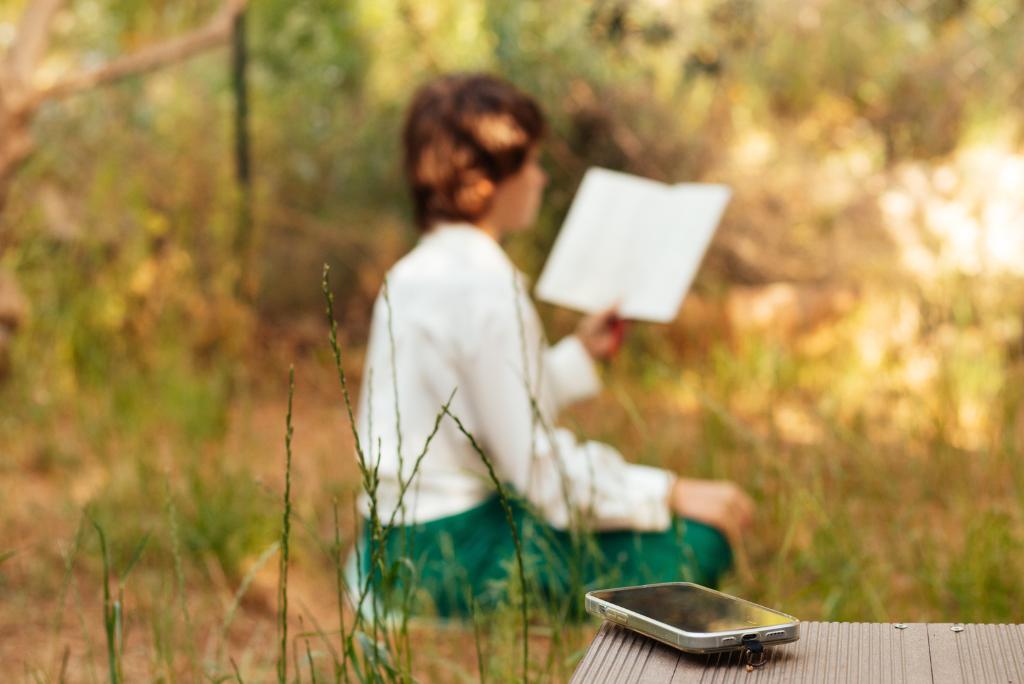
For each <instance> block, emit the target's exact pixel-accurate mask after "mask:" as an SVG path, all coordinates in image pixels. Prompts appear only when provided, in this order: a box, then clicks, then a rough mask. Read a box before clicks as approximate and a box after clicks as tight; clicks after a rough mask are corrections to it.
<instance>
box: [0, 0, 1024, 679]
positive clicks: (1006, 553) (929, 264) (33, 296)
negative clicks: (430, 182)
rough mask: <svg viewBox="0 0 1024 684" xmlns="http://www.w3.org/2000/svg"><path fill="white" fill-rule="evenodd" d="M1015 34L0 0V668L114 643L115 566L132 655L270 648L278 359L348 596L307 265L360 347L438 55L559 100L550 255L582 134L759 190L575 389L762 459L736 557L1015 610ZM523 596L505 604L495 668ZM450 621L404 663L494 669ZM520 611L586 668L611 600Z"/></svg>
mask: <svg viewBox="0 0 1024 684" xmlns="http://www.w3.org/2000/svg"><path fill="white" fill-rule="evenodd" d="M1022 35H1024V4H1022V3H1021V2H1019V1H1017V0H881V1H879V2H872V3H863V2H854V1H852V0H801V1H796V0H794V1H793V2H758V1H756V0H699V1H695V2H687V3H681V2H671V1H667V0H595V1H592V2H551V1H550V0H549V1H547V2H541V1H540V0H492V1H489V2H485V1H484V0H431V1H429V2H423V1H421V2H411V1H408V0H349V1H345V2H329V1H327V0H288V1H285V0H259V1H258V2H252V3H249V5H248V6H247V7H246V6H245V4H244V3H241V2H237V0H236V1H234V2H228V3H227V4H225V5H224V6H221V5H219V4H218V3H217V2H216V0H146V1H142V0H68V1H67V2H60V1H59V0H4V1H3V3H2V4H0V53H3V54H5V55H6V57H4V58H3V60H2V61H0V374H2V380H0V595H2V596H3V600H2V601H0V663H3V669H4V671H6V672H10V673H16V674H17V675H18V676H19V677H21V676H23V677H24V678H25V680H26V681H58V680H59V679H60V673H61V672H64V673H65V675H66V678H67V680H68V681H94V680H103V679H105V678H106V674H105V672H106V669H105V668H106V662H107V661H106V651H105V645H104V637H103V626H104V619H103V616H104V613H103V608H102V606H103V593H102V587H103V578H104V577H105V576H108V577H110V578H111V579H110V581H111V582H114V583H115V588H116V587H117V586H120V587H121V591H122V592H123V595H122V601H123V603H122V609H123V611H124V614H123V619H122V628H123V631H124V655H123V657H124V671H125V676H126V677H127V678H128V680H129V681H133V680H134V678H137V679H147V680H161V681H192V679H191V678H190V674H189V673H192V674H193V675H194V674H195V672H196V669H197V668H199V669H202V670H204V671H205V672H206V673H207V675H208V676H210V677H215V676H216V675H217V674H224V673H228V674H230V673H231V663H230V660H231V659H233V660H234V661H235V662H236V664H237V666H238V668H239V669H240V671H241V672H242V674H243V676H247V677H248V678H249V679H251V680H253V681H262V680H265V679H267V678H270V675H269V673H271V672H273V668H274V650H273V648H274V646H273V644H274V639H275V633H276V632H275V630H276V590H277V587H276V583H277V563H278V561H277V560H276V556H275V553H276V551H277V547H276V546H275V542H276V540H277V539H278V536H279V534H280V525H281V493H282V491H283V488H284V460H285V449H284V434H285V414H286V406H287V399H288V389H287V383H288V368H289V364H292V363H294V364H295V367H296V386H295V408H294V411H293V421H294V424H295V442H294V465H293V472H292V487H293V488H292V498H293V501H294V507H293V513H294V515H295V516H296V522H294V523H293V534H294V539H293V547H292V557H291V563H292V574H291V575H290V581H291V585H290V592H291V594H292V602H291V605H292V607H293V608H292V613H291V615H292V618H293V621H295V624H296V625H297V627H296V630H297V631H300V632H301V630H302V629H304V628H305V629H312V625H313V624H314V623H323V624H327V625H332V624H333V625H336V624H337V622H338V619H339V618H338V609H337V606H336V604H335V603H334V599H333V598H331V599H330V600H325V599H324V596H325V594H326V595H328V596H331V597H333V595H334V583H335V565H334V563H333V562H332V558H333V557H334V556H337V555H338V554H339V553H342V552H343V551H344V550H345V549H347V546H348V541H347V540H349V539H351V538H352V535H353V530H354V527H353V513H352V500H353V497H354V494H355V492H356V491H357V490H358V488H359V480H358V477H357V473H356V469H355V465H354V463H353V458H352V453H351V451H352V450H351V441H350V439H349V432H348V426H347V423H346V420H345V415H344V407H343V404H342V401H341V394H340V391H339V388H338V385H337V377H336V374H335V371H334V368H333V357H332V356H331V352H330V348H329V346H328V345H327V340H326V335H327V326H326V322H325V318H324V314H323V309H324V305H323V297H322V294H321V289H320V281H321V271H322V266H323V264H324V263H327V264H329V265H330V266H331V285H332V287H333V290H334V292H335V297H336V310H335V313H336V315H337V318H338V321H339V335H340V336H341V337H342V343H343V347H344V350H345V354H344V365H345V370H346V371H347V372H348V373H349V374H350V377H351V378H352V379H353V381H354V382H358V378H359V375H360V372H361V356H362V347H363V345H364V343H365V335H366V330H367V324H368V321H369V316H370V311H371V303H372V301H373V298H374V296H375V295H376V292H377V290H378V288H379V286H380V283H381V282H382V278H383V275H384V273H385V271H386V269H387V268H388V267H389V266H390V265H391V264H392V263H393V262H394V261H395V260H396V259H397V258H398V257H399V256H401V255H402V254H403V253H404V252H405V251H406V250H408V249H409V248H410V247H411V245H412V244H414V242H415V239H416V234H415V231H414V230H413V228H412V225H411V220H410V216H411V213H410V206H409V203H408V201H407V198H406V193H405V189H404V184H403V180H402V176H401V171H400V155H399V129H400V126H401V121H402V114H403V111H404V107H405V105H406V103H407V101H408V98H409V97H410V95H411V93H412V91H413V90H414V88H415V87H416V86H417V85H418V84H420V83H421V82H423V81H424V80H426V79H429V78H430V77H431V76H433V75H436V74H439V73H443V72H447V71H451V70H487V71H492V72H495V73H497V74H500V75H503V76H505V77H507V78H508V79H510V80H511V81H513V82H514V83H516V84H517V85H519V86H520V87H521V88H523V89H524V90H526V91H528V92H530V93H531V94H533V95H534V96H535V97H537V98H538V99H539V101H540V102H541V103H542V104H543V106H544V108H545V110H546V113H547V115H548V116H549V118H550V122H551V129H552V130H551V135H550V136H549V139H548V140H547V141H546V147H545V150H544V155H543V159H544V165H545V167H546V169H547V171H548V173H549V174H550V176H551V183H550V185H549V189H548V191H547V195H546V201H545V208H544V210H543V212H542V217H541V219H540V221H539V222H538V224H537V226H536V228H535V229H534V230H533V231H532V232H530V233H528V234H526V235H524V236H520V237H517V238H516V239H515V241H514V242H513V243H511V244H510V245H509V246H508V248H509V251H510V252H511V254H512V255H513V258H514V260H515V261H516V262H517V264H518V265H519V266H520V267H521V268H522V269H523V270H525V271H526V272H527V273H528V274H529V275H531V276H534V277H535V276H536V275H537V274H538V273H539V272H540V268H541V267H542V265H543V262H544V258H545V256H546V254H547V252H548V250H549V249H550V246H551V245H552V243H553V240H554V237H555V235H556V233H557V229H558V226H559V225H560V223H561V220H562V218H563V217H564V215H565V212H566V210H567V208H568V205H569V203H570V201H571V198H572V196H573V193H574V191H575V189H576V186H577V185H578V183H579V181H580V179H581V177H582V174H583V172H584V171H585V170H586V169H587V168H588V167H589V166H592V165H600V166H604V167H608V168H612V169H621V170H625V171H628V172H631V173H635V174H640V175H644V176H648V177H651V178H655V179H659V180H664V181H672V182H678V181H707V182H716V183H727V184H729V185H730V186H731V187H732V188H733V191H734V200H733V202H732V204H731V205H730V207H729V209H728V210H727V213H726V216H725V218H724V220H723V223H722V225H721V228H720V231H719V233H718V235H717V237H716V238H715V241H714V243H713V245H712V247H711V250H710V252H709V254H708V256H707V258H706V260H705V262H704V265H703V267H702V270H701V272H700V274H699V276H698V279H697V282H696V284H695V287H694V290H693V291H692V293H691V295H690V296H689V297H688V299H687V301H686V303H685V305H684V308H683V311H682V313H681V315H680V317H679V319H678V320H677V321H676V322H675V323H673V324H671V325H668V326H655V325H637V326H635V327H634V328H633V334H632V337H631V338H630V340H629V344H628V347H627V349H626V350H625V353H624V354H623V355H622V356H621V357H620V358H619V359H617V360H616V362H615V364H613V365H612V366H611V367H609V368H607V369H606V379H607V385H608V388H607V391H606V392H605V393H604V395H603V396H602V397H601V398H600V399H597V400H594V401H592V402H590V403H588V404H585V405H582V406H580V407H576V408H574V409H573V410H572V411H571V413H570V414H569V415H568V416H566V422H567V424H569V425H571V426H573V427H574V428H575V429H576V430H577V431H578V432H579V433H581V434H583V435H586V436H588V437H592V438H596V439H601V440H606V441H608V442H610V443H612V444H614V445H616V446H617V447H619V448H620V449H621V450H622V451H623V453H625V454H626V455H627V457H628V458H630V459H632V460H635V461H639V462H644V463H652V464H664V465H670V466H672V467H675V468H678V469H680V470H682V471H683V472H685V473H688V474H692V475H694V476H703V477H728V478H733V479H735V480H737V481H738V482H740V483H741V484H742V485H743V486H744V487H746V488H748V489H749V490H750V491H751V492H752V493H753V495H754V496H755V498H756V499H757V501H758V504H759V515H758V524H757V526H756V529H755V531H754V532H753V533H752V534H751V535H750V536H749V538H748V539H747V540H746V543H745V555H746V556H747V557H748V558H749V567H750V571H749V572H740V573H737V574H735V575H734V576H733V577H732V578H731V579H730V580H729V581H728V583H727V585H726V586H725V587H724V588H725V589H726V590H727V591H731V592H734V593H737V594H739V595H742V596H745V597H748V598H750V599H753V600H756V601H759V602H762V603H767V604H769V605H773V606H776V607H778V608H780V609H783V610H785V611H787V612H789V613H793V614H796V615H798V616H799V617H801V618H802V619H804V620H861V621H903V622H911V621H927V620H933V621H943V622H949V621H965V622H966V621H983V622H1021V621H1024V615H1022V614H1021V609H1020V606H1021V605H1024V586H1022V585H1021V583H1020V581H1019V578H1020V577H1021V576H1022V575H1024V510H1022V507H1021V503H1022V498H1021V495H1022V487H1024V462H1022V460H1021V449H1022V446H1024V382H1022V381H1024V337H1022V335H1024V328H1022V322H1021V314H1022V311H1024V125H1022V123H1024V112H1022V104H1021V103H1022V102H1024V41H1021V39H1020V38H1021V36H1022ZM542 314H543V315H544V317H545V320H546V323H547V324H548V331H549V334H550V337H552V338H558V337H560V336H561V335H562V334H565V333H566V332H568V331H570V330H571V329H572V325H573V323H574V320H575V316H574V315H573V314H571V313H570V312H567V311H562V310H557V309H554V308H543V309H542ZM335 510H336V511H337V512H338V515H339V516H340V524H339V525H340V528H339V529H340V535H341V537H340V539H335V536H334V535H335V532H334V530H335V526H334V512H333V511H335ZM86 513H87V515H85V514H86ZM90 518H91V519H93V520H95V521H96V522H97V523H98V524H99V526H100V527H101V528H102V529H103V530H104V532H105V536H106V543H107V545H108V547H109V556H110V560H109V567H108V568H106V570H105V566H104V564H103V562H102V551H101V547H100V542H99V538H98V535H97V533H96V531H95V529H94V528H93V526H92V523H91V522H90V521H89V519H90ZM143 540H145V541H143ZM140 549H141V551H140ZM107 571H109V573H108V572H107ZM129 571H130V578H128V577H127V575H128V572H129ZM119 578H125V579H124V581H123V582H122V581H120V580H119ZM343 612H344V611H343ZM510 625H511V623H508V624H506V623H505V622H503V621H502V620H498V621H496V622H495V624H493V625H491V626H489V631H488V632H487V633H486V634H485V643H486V644H487V645H488V649H489V650H487V654H488V655H487V658H486V663H485V665H484V666H483V668H484V669H485V670H486V671H488V672H491V673H492V674H495V676H496V677H497V678H498V680H499V681H500V680H502V678H503V677H504V678H508V677H511V676H512V675H509V674H507V673H508V672H512V671H514V670H513V669H510V668H511V665H510V663H512V662H513V661H514V658H515V657H516V656H515V653H516V651H515V646H514V643H512V641H513V640H512V639H505V638H503V636H502V634H503V632H502V630H503V629H504V630H506V632H505V633H514V627H512V626H510ZM318 629H319V628H318ZM424 629H425V632H424V635H425V636H424V639H426V640H427V641H426V643H430V644H432V645H433V648H430V649H423V652H422V653H419V654H418V655H417V661H416V663H415V670H416V672H417V677H419V678H421V679H422V680H424V681H461V680H464V679H465V680H475V679H477V674H478V672H477V671H478V664H477V662H476V660H475V658H472V657H469V656H467V655H466V654H465V653H464V651H465V649H464V647H460V646H458V643H459V639H460V638H462V637H461V636H460V635H459V633H458V630H457V629H455V628H452V629H455V632H454V633H453V632H452V629H440V628H430V627H429V626H428V627H425V628H424ZM532 629H533V633H534V634H535V636H532V637H531V641H533V640H536V642H537V645H536V647H535V649H534V650H535V653H536V654H537V655H535V662H534V667H535V669H536V672H537V674H538V676H539V677H542V678H550V679H552V680H559V679H563V680H564V679H565V678H566V677H567V676H568V673H570V672H571V671H572V668H573V667H574V666H575V663H576V662H577V661H578V658H579V656H580V655H581V651H580V649H582V648H584V647H585V645H586V644H587V643H588V641H589V639H590V638H591V637H592V636H593V633H594V631H595V629H596V625H590V624H585V625H582V626H578V627H574V628H572V629H569V630H567V631H565V632H564V634H562V635H561V636H557V635H558V634H559V633H560V631H561V630H562V627H561V626H559V625H550V624H549V625H545V624H542V623H541V624H536V625H534V627H533V628H532ZM508 630H513V632H508ZM463 636H464V635H463ZM321 651H322V649H321V647H320V646H318V645H317V644H315V643H314V645H313V647H312V651H311V655H310V661H313V662H316V661H317V658H320V657H324V658H325V659H324V661H323V662H324V663H325V664H324V667H325V668H326V667H327V666H326V663H327V662H328V661H327V660H326V656H324V655H323V653H322V652H321ZM197 664H198V665H197ZM303 667H306V665H302V667H298V666H296V668H295V670H294V673H304V674H302V675H301V676H303V677H306V678H308V676H309V672H308V669H307V670H302V668H303ZM325 671H326V670H325ZM503 673H505V674H503ZM296 676H298V675H296Z"/></svg>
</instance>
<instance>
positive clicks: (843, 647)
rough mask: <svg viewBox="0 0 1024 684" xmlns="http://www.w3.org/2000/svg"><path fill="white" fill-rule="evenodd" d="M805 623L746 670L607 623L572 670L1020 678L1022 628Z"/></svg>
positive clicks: (607, 674) (711, 676)
mask: <svg viewBox="0 0 1024 684" xmlns="http://www.w3.org/2000/svg"><path fill="white" fill-rule="evenodd" d="M951 626H952V625H951V624H948V623H945V624H921V623H917V624H908V625H906V626H905V628H904V629H896V628H895V626H894V625H892V624H889V623H852V624H851V623H836V622H806V623H803V624H802V625H801V638H800V640H799V641H797V642H796V643H793V644H787V645H784V646H778V647H774V648H769V649H767V651H766V654H765V655H766V659H767V663H766V664H765V666H764V667H761V668H756V669H754V670H753V672H749V673H748V672H747V671H746V664H745V656H744V655H743V654H742V653H739V652H733V653H724V654H715V655H710V656H699V655H691V654H686V653H682V652H680V651H677V650H676V649H673V648H671V647H669V646H665V645H664V644H661V643H658V642H656V641H653V640H651V639H647V638H646V637H643V636H641V635H639V634H636V633H634V632H632V631H630V630H627V629H624V628H622V627H619V626H617V625H612V624H610V623H606V624H605V625H603V626H602V627H601V629H600V631H599V632H598V634H597V636H596V637H595V638H594V641H593V643H592V644H591V646H590V648H589V649H588V651H587V653H586V655H585V656H584V658H583V660H582V661H581V662H580V665H579V667H578V668H577V669H576V672H575V673H574V674H573V678H572V682H574V683H575V684H584V683H586V684H589V683H590V682H598V683H601V682H608V683H609V684H611V683H615V684H619V683H624V684H667V683H669V682H671V683H672V684H688V683H691V682H698V683H699V684H733V683H740V682H742V683H743V684H776V683H779V684H782V683H788V682H807V683H813V684H818V682H869V681H870V682H879V683H880V684H887V683H889V684H932V683H933V682H934V684H944V683H946V682H949V683H952V682H986V683H987V682H1016V683H1017V684H1024V626H1022V625H979V624H970V625H964V628H963V630H962V631H956V632H954V631H952V630H951V629H950V627H951Z"/></svg>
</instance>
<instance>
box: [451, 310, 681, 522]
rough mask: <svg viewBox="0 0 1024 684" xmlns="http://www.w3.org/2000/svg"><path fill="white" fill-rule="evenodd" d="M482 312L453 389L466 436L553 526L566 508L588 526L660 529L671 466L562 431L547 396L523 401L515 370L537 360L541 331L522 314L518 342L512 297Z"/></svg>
mask: <svg viewBox="0 0 1024 684" xmlns="http://www.w3.org/2000/svg"><path fill="white" fill-rule="evenodd" d="M521 301H522V302H523V303H522V304H521V305H522V306H531V307H532V305H531V304H530V302H529V301H528V300H526V299H525V298H524V299H523V300H521ZM528 313H530V314H532V312H528ZM482 318H483V320H482V321H481V322H480V330H479V333H480V336H481V337H480V340H479V344H478V345H475V347H474V348H473V349H472V350H467V358H466V359H465V363H466V368H465V373H464V374H463V378H462V383H463V385H462V387H461V388H460V390H459V391H460V393H461V392H463V391H465V392H466V394H465V397H466V399H468V405H469V406H471V407H472V410H473V413H474V418H475V421H474V424H475V428H476V431H477V434H475V435H474V437H475V438H476V440H477V441H478V442H479V443H480V444H481V445H482V447H483V449H484V450H485V452H486V453H487V455H488V457H489V458H490V459H491V461H492V462H493V465H494V467H495V470H496V472H497V474H498V477H499V478H501V479H502V480H504V481H505V482H507V483H511V484H512V485H513V486H514V487H515V489H516V491H517V492H518V493H519V494H520V495H522V496H524V497H525V498H526V499H527V500H528V501H529V502H530V503H531V504H533V506H535V507H536V509H537V510H538V511H539V512H540V514H541V515H543V516H544V518H545V519H546V520H547V521H548V522H549V523H550V524H551V525H553V526H555V527H557V528H560V529H565V528H567V527H568V526H569V524H570V522H571V521H572V519H573V513H574V512H576V513H578V514H579V515H580V516H581V517H582V519H583V520H584V521H585V522H586V523H587V524H588V525H589V526H591V527H592V528H594V529H605V530H607V529H634V530H645V531H648V530H664V529H666V528H668V526H669V525H670V523H671V513H670V511H669V508H668V494H669V489H670V487H671V485H672V481H673V480H674V475H673V474H672V473H670V472H669V471H667V470H662V469H660V468H651V467H647V466H639V465H631V464H629V463H627V462H626V461H625V460H624V459H623V458H622V456H621V455H620V454H619V453H618V452H617V451H616V450H615V449H613V448H612V447H610V446H608V445H606V444H600V443H597V442H586V443H579V442H577V440H576V438H575V436H574V435H573V434H572V433H571V432H569V431H568V430H564V429H559V428H556V427H554V424H553V422H552V421H553V418H554V416H553V415H552V410H551V403H552V402H551V401H549V400H544V399H542V398H537V397H535V398H536V401H531V394H532V391H527V387H526V383H525V381H524V377H523V375H524V374H523V370H522V369H523V364H524V355H526V359H525V361H526V367H527V368H535V367H536V362H537V360H538V359H537V352H538V350H539V349H540V348H541V342H542V335H541V331H540V330H539V323H538V322H537V318H536V316H535V315H524V316H523V317H522V318H523V320H524V321H525V324H524V328H525V333H526V341H525V342H526V343H525V344H523V343H522V341H521V339H520V331H519V329H518V325H517V322H516V314H515V311H514V309H513V302H511V301H510V302H508V305H507V306H494V307H490V308H489V309H488V311H487V312H485V313H484V314H483V316H482ZM584 353H585V352H584ZM543 383H544V380H543V379H542V384H543ZM532 407H536V412H537V414H538V415H535V413H534V409H533V408H532Z"/></svg>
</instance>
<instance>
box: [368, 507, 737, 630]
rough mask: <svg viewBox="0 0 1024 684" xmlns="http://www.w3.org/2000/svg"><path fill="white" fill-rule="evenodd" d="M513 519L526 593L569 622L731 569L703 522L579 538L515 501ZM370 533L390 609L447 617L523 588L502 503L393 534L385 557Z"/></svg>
mask: <svg viewBox="0 0 1024 684" xmlns="http://www.w3.org/2000/svg"><path fill="white" fill-rule="evenodd" d="M511 508H512V517H513V520H514V521H515V525H516V529H517V530H518V532H519V537H520V541H521V544H522V549H523V564H524V569H525V575H526V582H527V592H528V594H529V595H530V596H531V597H536V599H537V600H543V601H546V602H548V603H549V604H553V607H555V608H556V609H558V610H560V611H561V612H563V613H564V614H565V615H566V616H573V615H581V614H582V607H583V595H584V593H586V592H587V591H590V590H591V589H598V588H608V587H618V586H628V585H634V584H648V583H652V582H675V581H689V582H696V583H698V584H703V585H705V586H711V587H714V586H717V584H718V580H719V578H720V577H721V575H722V574H723V573H724V572H725V571H726V570H728V569H729V567H730V565H731V564H732V552H731V550H730V548H729V544H728V543H727V542H726V540H725V538H724V537H723V536H722V535H721V534H720V533H719V532H718V531H717V530H715V529H713V528H711V527H708V526H707V525H704V524H702V523H699V522H696V521H693V520H686V519H683V518H676V519H674V520H673V522H672V526H671V527H669V529H667V530H665V531H664V532H635V531H631V530H623V531H613V532H594V533H577V534H572V533H569V532H563V531H561V530H556V529H554V528H552V527H551V526H550V525H549V524H547V523H546V522H544V521H543V520H542V519H540V518H539V517H538V516H536V515H535V514H533V513H531V512H530V511H529V510H527V508H526V507H525V506H523V505H521V504H520V503H518V502H516V501H512V502H511ZM368 528H369V525H366V524H365V521H364V525H363V544H362V552H361V559H360V560H361V569H362V572H363V576H364V577H365V576H366V573H367V572H369V570H370V563H371V560H373V558H374V556H375V555H376V558H377V561H378V562H377V563H376V570H375V572H374V573H373V579H374V588H375V593H376V594H377V595H378V598H383V600H384V601H386V602H394V601H395V600H397V599H396V598H395V597H396V596H399V595H406V596H410V597H414V605H413V610H414V611H417V612H434V613H436V614H437V615H439V616H442V617H454V616H466V615H468V614H470V611H471V610H472V609H473V608H472V607H471V606H473V604H475V607H476V610H481V611H487V610H493V609H494V608H496V607H497V606H499V605H501V604H502V603H503V602H507V601H508V600H509V590H510V588H512V587H518V578H519V574H518V572H519V571H518V565H517V562H516V556H515V544H514V542H513V537H512V534H511V530H510V529H509V526H508V521H507V519H506V516H505V512H504V510H503V508H502V506H501V502H500V500H499V499H498V497H497V496H494V497H492V498H490V499H488V500H487V501H485V502H484V503H482V504H480V505H479V506H477V507H476V508H473V509H470V510H468V511H466V512H465V513H459V514H458V515H453V516H450V517H447V518H442V519H440V520H433V521H430V522H427V523H421V524H417V525H410V526H405V527H399V526H396V527H393V528H391V529H390V530H388V531H387V536H386V540H385V542H384V544H383V547H382V548H383V553H376V554H375V552H374V549H375V548H376V547H375V546H374V544H373V543H372V541H371V539H370V530H369V529H368Z"/></svg>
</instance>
